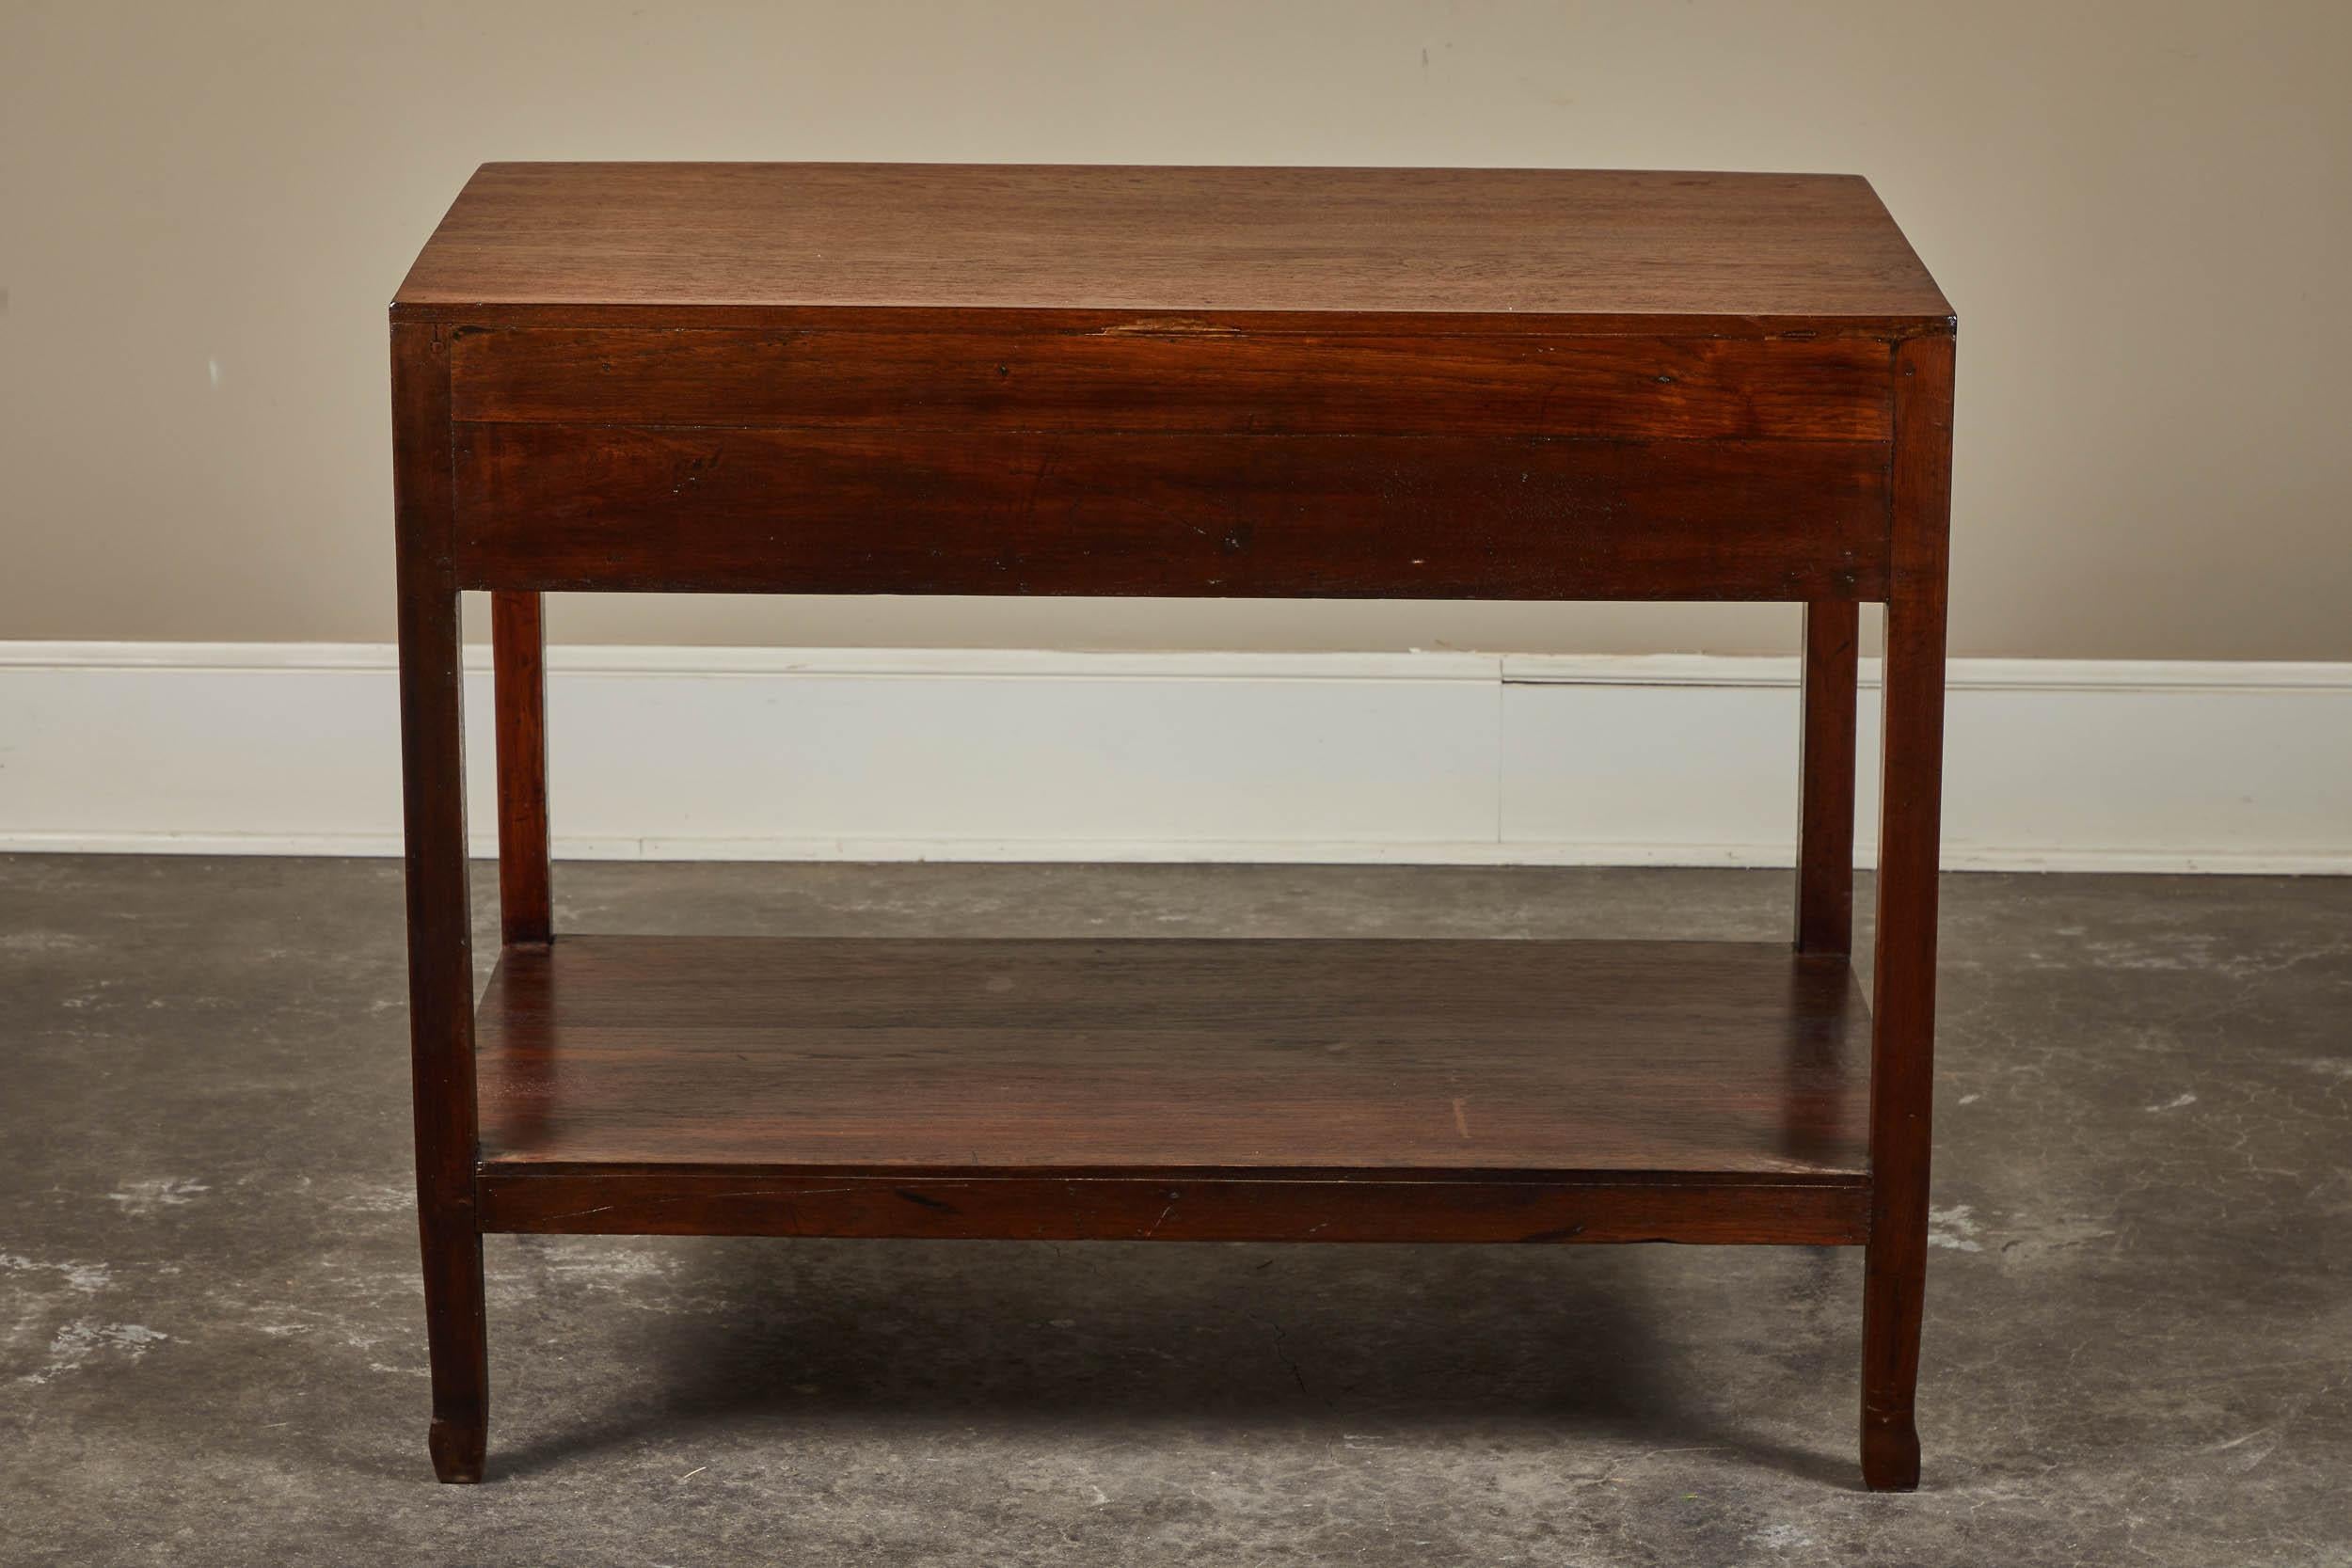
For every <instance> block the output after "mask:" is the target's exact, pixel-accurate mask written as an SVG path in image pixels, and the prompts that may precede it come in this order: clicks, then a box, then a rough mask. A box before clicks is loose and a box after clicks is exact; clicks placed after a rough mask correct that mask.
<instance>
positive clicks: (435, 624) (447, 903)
mask: <svg viewBox="0 0 2352 1568" xmlns="http://www.w3.org/2000/svg"><path fill="white" fill-rule="evenodd" d="M392 410H393V427H392V428H393V440H392V447H393V491H394V512H395V516H396V519H397V524H398V552H399V577H400V729H401V766H402V783H403V791H404V815H405V823H406V831H407V878H408V1030H409V1059H410V1064H411V1068H412V1071H413V1078H414V1093H415V1106H416V1132H417V1211H418V1223H419V1230H420V1235H421V1241H422V1243H423V1253H424V1305H425V1331H426V1337H427V1339H428V1342H429V1346H430V1350H431V1354H432V1363H433V1424H432V1427H431V1431H430V1434H429V1438H428V1447H429V1448H430V1449H431V1450H432V1454H433V1469H434V1473H435V1474H437V1475H438V1476H439V1477H440V1479H441V1480H443V1481H480V1480H481V1479H482V1460H483V1450H484V1449H485V1444H486V1440H487V1434H488V1429H489V1382H490V1377H489V1358H488V1350H487V1339H486V1335H485V1323H484V1316H483V1292H482V1237H481V1233H480V1230H479V1228H478V1227H477V1224H476V1217H475V1216H476V1210H475V1205H474V1187H473V1173H474V1158H475V1109H474V1072H473V942H472V936H471V924H472V923H471V914H470V909H469V896H468V891H467V885H466V759H465V726H464V698H463V687H462V684H461V680H462V676H461V670H460V661H459V656H460V652H461V645H460V632H459V627H458V618H457V607H458V599H457V589H456V584H455V579H454V577H453V573H452V570H451V558H450V471H449V365H448V359H447V355H446V349H445V344H444V342H443V340H442V339H441V338H440V337H439V335H438V332H437V329H436V328H433V327H429V326H427V327H418V326H405V325H404V326H396V327H394V328H393V329H392Z"/></svg>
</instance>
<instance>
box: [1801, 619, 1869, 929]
mask: <svg viewBox="0 0 2352 1568" xmlns="http://www.w3.org/2000/svg"><path fill="white" fill-rule="evenodd" d="M1861 620H1862V607H1861V606H1860V605H1858V604H1856V603H1854V602H1853V601H1852V600H1851V599H1825V600H1822V601H1820V602H1818V603H1814V604H1808V605H1806V606H1805V607H1804V665H1803V672H1804V722H1803V728H1802V730H1801V731H1800V735H1801V741H1800V744H1801V745H1802V747H1803V751H1802V753H1801V756H1800V759H1799V764H1798V768H1799V791H1798V806H1797V926H1796V938H1795V940H1796V947H1797V951H1798V952H1800V953H1851V952H1852V951H1853V795H1854V757H1853V745H1854V671H1855V658H1854V648H1855V644H1856V642H1857V641H1858V637H1859V632H1860V626H1861Z"/></svg>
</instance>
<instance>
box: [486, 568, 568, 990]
mask: <svg viewBox="0 0 2352 1568" xmlns="http://www.w3.org/2000/svg"><path fill="white" fill-rule="evenodd" d="M490 653H491V661H492V665H493V667H494V668H495V670H496V672H497V683H498V684H497V696H498V737H499V740H498V745H499V922H500V926H501V928H502V930H503V931H504V934H505V938H506V944H507V945H508V946H510V947H512V946H514V945H516V944H517V943H525V944H539V943H545V942H551V941H553V940H554V937H555V913H554V905H553V898H552V894H551V891H550V888H549V884H548V682H547V632H546V628H545V625H544V623H543V622H542V620H541V618H540V595H538V594H519V593H517V594H491V595H490Z"/></svg>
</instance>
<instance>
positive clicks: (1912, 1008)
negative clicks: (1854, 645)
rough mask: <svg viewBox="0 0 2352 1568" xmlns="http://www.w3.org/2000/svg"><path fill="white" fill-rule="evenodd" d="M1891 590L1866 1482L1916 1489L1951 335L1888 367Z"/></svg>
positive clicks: (1866, 1338)
mask: <svg viewBox="0 0 2352 1568" xmlns="http://www.w3.org/2000/svg"><path fill="white" fill-rule="evenodd" d="M1895 369H1896V388H1895V399H1896V403H1895V406H1896V427H1895V473H1894V480H1895V483H1894V534H1893V582H1892V586H1891V588H1890V590H1889V592H1888V595H1887V606H1886V673H1885V691H1884V754H1883V764H1882V767H1883V791H1882V800H1881V808H1880V810H1881V815H1880V821H1879V869H1878V949H1877V958H1876V959H1875V961H1874V964H1873V967H1872V984H1873V992H1874V994H1873V997H1872V1005H1871V1013H1872V1017H1873V1021H1874V1032H1873V1037H1872V1039H1871V1046H1870V1241H1869V1247H1868V1255H1867V1260H1866V1262H1865V1265H1864V1269H1865V1278H1866V1284H1865V1287H1864V1294H1863V1316H1862V1474H1863V1480H1864V1481H1865V1482H1866V1483H1867V1485H1868V1486H1870V1487H1871V1488H1872V1489H1873V1490H1879V1491H1886V1490H1897V1491H1906V1490H1909V1489H1910V1488H1912V1487H1914V1486H1916V1485H1917V1484H1918V1483H1919V1433H1918V1427H1917V1424H1916V1421H1915V1418H1914V1414H1913V1409H1914V1395H1915V1388H1916V1386H1917V1383H1918V1377H1919V1323H1920V1310H1921V1307H1922V1298H1923V1292H1924V1288H1925V1285H1926V1281H1927V1251H1928V1148H1929V1136H1928V1134H1929V1109H1930V1101H1931V1096H1932V1092H1933V1088H1934V1078H1935V1065H1934V1033H1935V900H1936V886H1935V879H1936V864H1937V843H1938V835H1939V832H1940V818H1941V811H1942V798H1943V759H1944V623H1945V598H1946V588H1945V583H1946V562H1947V533H1948V521H1949V513H1950V488H1951V411H1952V340H1951V339H1949V338H1925V339H1918V340H1915V341H1911V342H1908V343H1906V344H1904V345H1903V346H1902V348H1901V350H1900V351H1899V354H1898V356H1897V359H1896V367H1895Z"/></svg>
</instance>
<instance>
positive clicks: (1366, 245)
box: [392, 164, 1951, 334]
mask: <svg viewBox="0 0 2352 1568" xmlns="http://www.w3.org/2000/svg"><path fill="white" fill-rule="evenodd" d="M392 311H393V316H394V318H395V319H396V320H401V319H405V320H419V321H432V320H452V321H454V320H465V321H469V322H482V323H488V324H505V325H531V324H532V323H533V322H535V321H549V322H553V321H565V322H574V321H579V320H581V319H583V317H597V318H600V319H601V318H612V319H626V320H630V321H643V322H644V323H646V324H647V325H664V324H674V325H696V324H700V323H703V322H705V321H707V320H708V319H710V318H712V317H716V316H723V317H725V318H726V319H730V320H737V319H743V318H745V317H760V318H766V317H772V316H777V315H784V316H794V315H800V314H803V313H808V312H823V313H824V314H825V316H826V317H827V319H829V320H838V319H840V318H841V317H842V316H843V315H844V314H845V313H853V312H866V311H881V312H888V313H890V314H892V315H894V316H901V317H902V316H903V313H905V312H909V311H919V312H942V313H946V314H950V315H958V316H961V315H963V314H965V313H971V312H987V313H992V314H993V313H997V312H1004V311H1025V312H1043V313H1048V314H1055V313H1058V314H1075V315H1079V316H1085V315H1089V314H1094V315H1100V314H1103V313H1113V314H1118V313H1143V314H1146V315H1163V316H1166V315H1173V316H1183V317H1190V318H1199V319H1200V320H1201V321H1202V322H1203V323H1204V324H1206V325H1212V326H1215V325H1232V326H1244V325H1257V326H1262V327H1270V326H1274V325H1304V326H1309V327H1316V326H1320V327H1330V326H1332V325H1335V319H1336V318H1364V319H1367V320H1370V321H1376V322H1384V323H1393V322H1394V321H1395V320H1396V319H1398V318H1410V319H1411V325H1414V326H1415V327H1417V328H1419V329H1421V330H1427V329H1428V327H1429V326H1430V325H1431V322H1430V320H1429V318H1432V317H1439V318H1444V322H1445V325H1446V326H1447V327H1448V329H1466V330H1476V329H1486V328H1496V327H1500V328H1502V329H1508V330H1536V329H1542V328H1545V327H1547V326H1549V327H1551V328H1554V329H1564V330H1573V331H1586V332H1589V331H1596V330H1602V331H1605V330H1613V329H1619V328H1623V327H1628V326H1633V327H1655V326H1658V325H1667V326H1670V327H1678V328H1687V329H1692V330H1707V329H1709V328H1711V327H1715V326H1722V325H1734V324H1738V325H1745V326H1748V327H1750V328H1753V327H1754V326H1755V325H1757V324H1759V323H1761V324H1763V325H1768V326H1770V327H1772V328H1773V329H1776V330H1800V329H1814V330H1833V331H1838V330H1842V331H1883V332H1891V333H1896V334H1904V333H1909V332H1920V331H1943V330H1948V329H1949V323H1950V317H1951V307H1950V305H1949V304H1948V303H1947V302H1946V300H1945V298H1944V295H1943V293H1942V292H1941V291H1940V290H1939V289H1938V288H1937V287H1936V284H1935V280H1934V279H1933V278H1932V277H1930V276H1929V275H1928V271H1927V269H1926V268H1925V267H1924V266H1922V265H1921V264H1920V262H1919V259H1918V257H1917V256H1916V255H1915V254H1914V253H1913V251H1912V248H1911V245H1909V243H1908V242H1907V241H1906V240H1905V239H1904V238H1903V235H1902V232H1901V230H1899V229H1898V228H1897V227H1896V226H1895V223H1894V220H1893V219H1892V218H1890V217H1889V216H1888V215H1887V213H1886V209H1885V208H1884V207H1883V205H1881V203H1880V201H1879V199H1878V197H1877V194H1876V193H1875V192H1873V191H1872V190H1871V188H1870V186H1869V184H1868V182H1867V181H1864V180H1862V179H1860V178H1859V177H1857V176H1853V175H1815V174H1677V173H1658V172H1597V171H1589V170H1572V169H1426V168H1425V169H1375V168H1235V167H1215V168H1205V167H1193V168H1183V167H1117V166H1045V165H1035V166H989V165H889V164H485V165H484V166H482V168H480V169H479V170H478V171H476V173H475V174H474V176H473V178H472V179H471V180H470V181H469V182H468V183H467V185H466V188H465V189H464V191H463V192H462V193H460V195H459V196H458V198H457V200H456V202H455V204H454V205H453V207H452V208H451V209H450V211H449V214H448V215H447V216H446V217H445V218H444V219H443V220H442V222H441V225H440V227H439V228H438V229H437V230H436V231H435V233H434V235H433V237H432V239H431V240H430V242H428V243H427V245H425V247H424V250H423V252H422V253H421V255H420V256H419V257H418V259H417V262H416V265H415V267H414V268H413V269H412V270H411V271H410V273H409V275H408V277H407V280H406V281H405V283H404V284H403V285H402V286H401V289H400V292H399V293H398V295H397V296H395V298H394V300H393V305H392ZM1284 318H1294V320H1291V321H1289V322H1287V323H1285V321H1284V320H1283V319H1284ZM1295 318H1307V319H1306V320H1305V321H1303V322H1302V321H1297V320H1295ZM1350 325H1354V323H1353V322H1351V323H1350Z"/></svg>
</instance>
